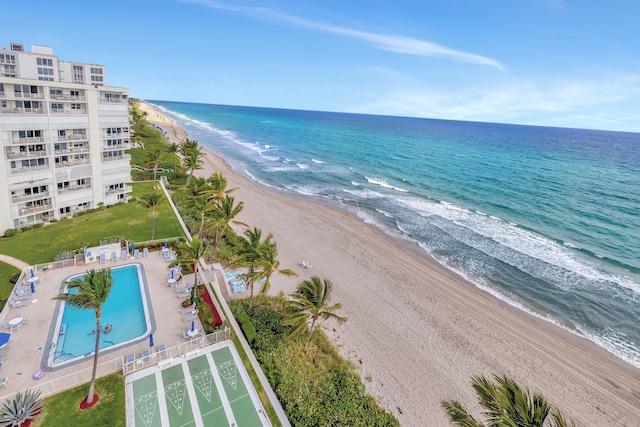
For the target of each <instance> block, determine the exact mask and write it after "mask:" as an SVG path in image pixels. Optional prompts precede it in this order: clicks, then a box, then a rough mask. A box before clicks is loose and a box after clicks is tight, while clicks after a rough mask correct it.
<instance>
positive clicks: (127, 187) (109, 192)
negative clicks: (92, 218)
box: [104, 185, 133, 196]
mask: <svg viewBox="0 0 640 427" xmlns="http://www.w3.org/2000/svg"><path fill="white" fill-rule="evenodd" d="M132 191H133V188H132V187H131V186H130V185H125V186H124V187H123V188H114V189H111V190H109V189H105V191H104V195H105V196H111V195H112V194H121V193H131V192H132Z"/></svg>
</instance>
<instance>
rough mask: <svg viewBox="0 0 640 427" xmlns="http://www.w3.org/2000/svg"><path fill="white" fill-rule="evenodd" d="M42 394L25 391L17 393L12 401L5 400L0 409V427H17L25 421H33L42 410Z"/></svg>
mask: <svg viewBox="0 0 640 427" xmlns="http://www.w3.org/2000/svg"><path fill="white" fill-rule="evenodd" d="M41 394H42V392H41V391H40V390H38V391H34V390H30V389H27V390H25V392H24V394H23V393H22V392H21V391H19V392H17V393H16V395H15V396H14V398H13V399H11V400H6V401H5V402H4V405H2V408H0V427H14V426H15V427H19V426H21V425H22V424H23V423H24V422H25V421H29V420H34V419H35V418H36V417H37V416H38V415H39V414H40V413H41V412H42V410H43V409H44V400H42V399H40V395H41Z"/></svg>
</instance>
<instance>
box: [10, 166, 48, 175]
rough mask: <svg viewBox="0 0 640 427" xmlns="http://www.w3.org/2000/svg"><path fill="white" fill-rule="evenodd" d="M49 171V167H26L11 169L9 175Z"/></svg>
mask: <svg viewBox="0 0 640 427" xmlns="http://www.w3.org/2000/svg"><path fill="white" fill-rule="evenodd" d="M46 170H49V165H38V166H27V167H21V168H15V169H11V175H19V174H22V173H33V172H40V171H46Z"/></svg>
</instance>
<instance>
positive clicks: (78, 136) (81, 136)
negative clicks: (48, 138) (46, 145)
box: [58, 133, 87, 141]
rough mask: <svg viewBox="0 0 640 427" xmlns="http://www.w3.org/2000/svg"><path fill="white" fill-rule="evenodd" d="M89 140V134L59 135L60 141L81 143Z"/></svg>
mask: <svg viewBox="0 0 640 427" xmlns="http://www.w3.org/2000/svg"><path fill="white" fill-rule="evenodd" d="M83 139H87V134H86V133H84V134H72V135H58V141H81V140H83Z"/></svg>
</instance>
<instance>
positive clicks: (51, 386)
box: [0, 327, 231, 402]
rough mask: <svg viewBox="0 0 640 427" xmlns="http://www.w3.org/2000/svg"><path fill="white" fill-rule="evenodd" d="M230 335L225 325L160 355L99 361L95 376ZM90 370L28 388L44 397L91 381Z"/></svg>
mask: <svg viewBox="0 0 640 427" xmlns="http://www.w3.org/2000/svg"><path fill="white" fill-rule="evenodd" d="M230 337H231V330H230V329H229V328H226V327H225V328H224V329H221V330H219V331H215V332H213V333H211V334H209V335H205V336H204V337H200V338H196V339H193V340H190V341H187V342H184V343H179V344H177V345H175V346H173V347H167V351H166V353H165V354H164V355H162V356H161V355H160V354H159V353H158V352H154V353H151V354H150V355H149V358H148V359H147V360H145V361H142V360H141V359H140V360H139V361H135V362H134V363H132V364H131V363H129V364H127V363H125V358H124V357H118V358H116V359H112V360H109V361H107V362H102V363H99V364H98V369H97V373H96V378H100V377H104V376H107V375H111V374H114V373H116V372H122V373H123V375H127V374H130V373H132V372H135V371H137V370H140V369H143V368H147V367H149V366H152V365H154V364H156V363H157V364H160V365H161V364H162V362H163V361H165V360H169V359H172V358H176V357H181V356H184V355H186V354H189V353H191V352H193V351H195V350H197V349H199V348H203V347H207V346H209V345H212V344H215V343H217V342H219V341H223V340H227V339H229V338H230ZM139 362H141V363H139ZM92 371H93V366H90V367H88V368H85V369H82V370H79V371H76V372H74V373H72V374H69V375H65V376H63V377H60V378H56V379H54V380H51V381H47V382H39V383H38V384H36V385H34V386H33V387H30V388H29V389H30V390H39V391H40V392H41V393H42V395H41V397H43V398H44V397H47V396H51V395H54V394H57V393H60V392H61V391H65V390H69V389H71V388H74V387H76V386H78V385H81V384H85V383H88V382H89V381H91V374H92ZM23 392H24V390H23ZM15 395H16V393H11V394H7V395H5V396H2V397H0V402H4V401H6V400H8V399H12V398H13V397H14V396H15Z"/></svg>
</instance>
